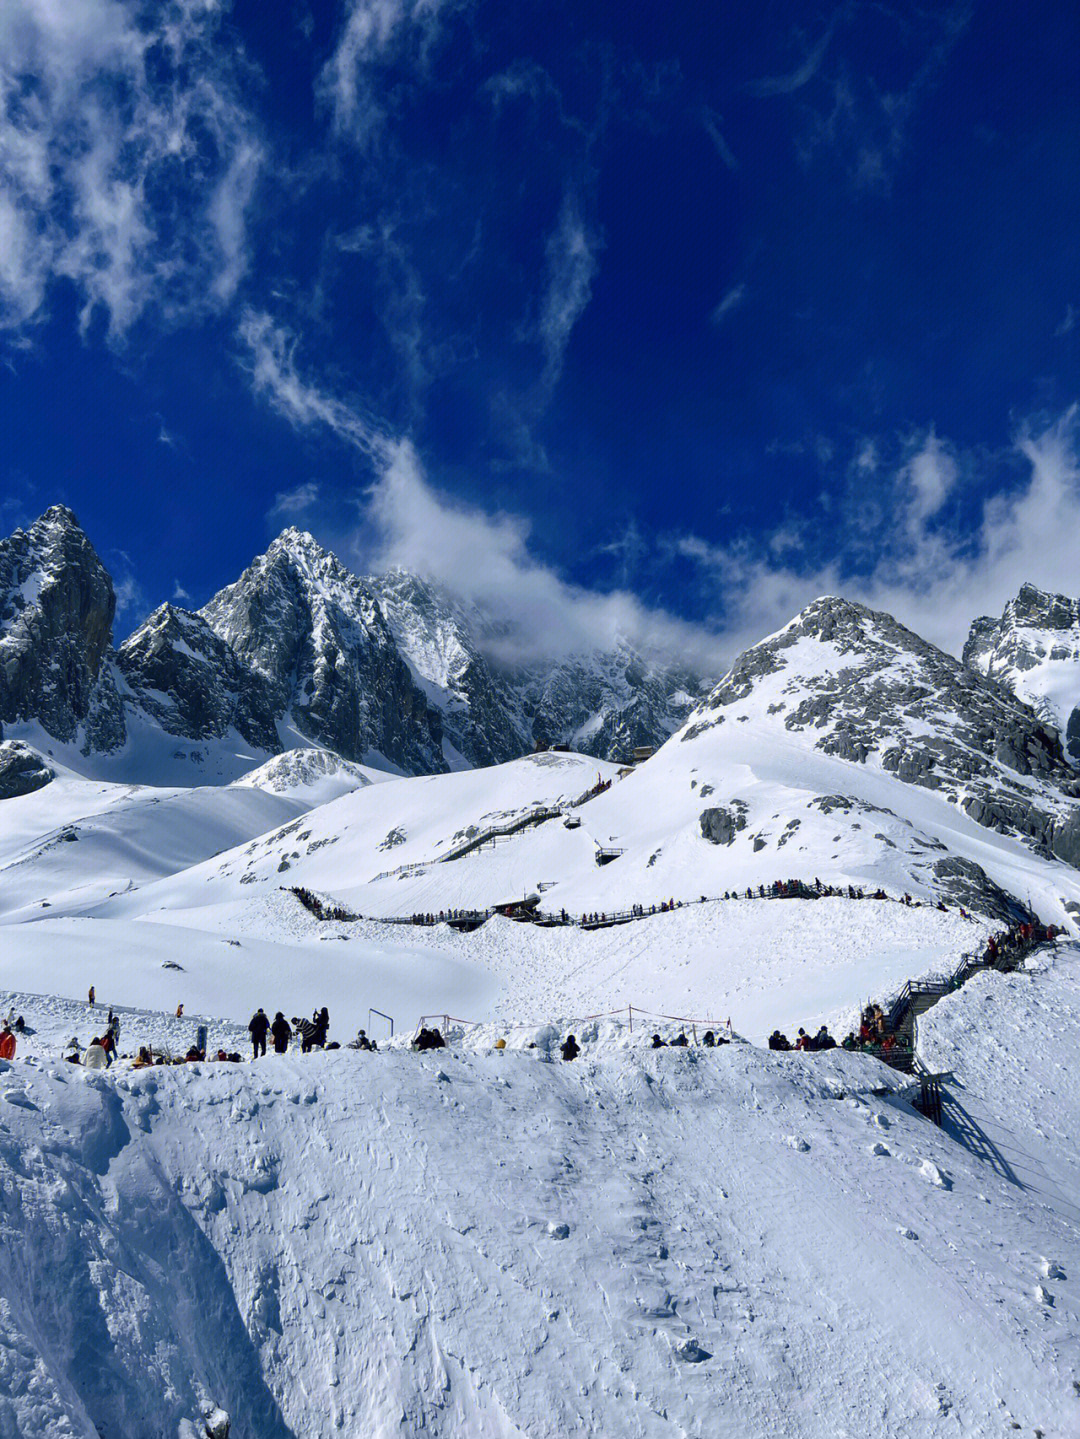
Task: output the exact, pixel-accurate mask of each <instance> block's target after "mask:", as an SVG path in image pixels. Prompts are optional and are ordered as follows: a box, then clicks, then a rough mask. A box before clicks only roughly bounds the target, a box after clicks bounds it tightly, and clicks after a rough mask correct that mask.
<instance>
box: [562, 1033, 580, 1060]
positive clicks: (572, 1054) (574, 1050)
mask: <svg viewBox="0 0 1080 1439" xmlns="http://www.w3.org/2000/svg"><path fill="white" fill-rule="evenodd" d="M560 1052H561V1054H562V1057H563V1059H566V1060H570V1059H577V1057H578V1055H579V1054H580V1053H581V1050H580V1049H579V1048H578V1042H577V1040H576V1039H575V1038H574V1036H573V1035H572V1034H568V1035H567V1036H566V1038H565V1039H564V1040H563V1043H562V1049H561V1051H560Z"/></svg>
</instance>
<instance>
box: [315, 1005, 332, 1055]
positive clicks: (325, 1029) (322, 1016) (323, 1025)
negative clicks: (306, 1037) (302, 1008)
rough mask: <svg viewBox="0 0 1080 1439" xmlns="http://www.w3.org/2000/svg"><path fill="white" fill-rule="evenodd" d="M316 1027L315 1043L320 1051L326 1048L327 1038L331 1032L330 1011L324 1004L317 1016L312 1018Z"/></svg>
mask: <svg viewBox="0 0 1080 1439" xmlns="http://www.w3.org/2000/svg"><path fill="white" fill-rule="evenodd" d="M312 1018H313V1022H314V1025H315V1043H316V1044H317V1045H318V1046H319V1048H320V1049H325V1048H326V1036H327V1035H328V1034H329V1032H330V1011H329V1010H328V1009H327V1007H326V1005H325V1004H324V1005H323V1007H322V1009H320V1010H319V1011H318V1013H317V1014H315V1015H313V1016H312Z"/></svg>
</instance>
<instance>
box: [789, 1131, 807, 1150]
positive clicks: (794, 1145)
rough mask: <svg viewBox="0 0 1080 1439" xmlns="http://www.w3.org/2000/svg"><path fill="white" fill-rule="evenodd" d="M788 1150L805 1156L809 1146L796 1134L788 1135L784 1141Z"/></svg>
mask: <svg viewBox="0 0 1080 1439" xmlns="http://www.w3.org/2000/svg"><path fill="white" fill-rule="evenodd" d="M784 1143H785V1144H786V1145H787V1147H788V1148H789V1149H794V1150H795V1152H796V1153H797V1154H806V1153H807V1151H808V1150H809V1148H810V1146H809V1144H807V1142H806V1140H805V1139H800V1138H799V1136H798V1135H797V1134H789V1135H788V1137H787V1139H786V1140H785V1141H784Z"/></svg>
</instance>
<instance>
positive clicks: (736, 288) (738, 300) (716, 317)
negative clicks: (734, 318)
mask: <svg viewBox="0 0 1080 1439" xmlns="http://www.w3.org/2000/svg"><path fill="white" fill-rule="evenodd" d="M747 293H748V292H747V288H746V286H745V284H742V283H740V284H738V285H732V287H731V289H730V290H729V291H728V292H727V294H726V295H725V296H724V298H723V299H722V300H721V301H720V303H719V304H718V305H717V307H716V309H715V310H713V312H712V322H713V324H714V325H722V324H723V323H724V321H725V320H726V319H727V317H728V316H729V315H730V314H732V313H733V312H734V311H735V310H737V309H738V308H739V306H740V305H741V304H743V303H744V301H745V300H746V296H747Z"/></svg>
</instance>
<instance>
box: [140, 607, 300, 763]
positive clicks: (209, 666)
mask: <svg viewBox="0 0 1080 1439" xmlns="http://www.w3.org/2000/svg"><path fill="white" fill-rule="evenodd" d="M116 665H117V669H118V670H119V672H120V674H121V675H122V677H123V681H124V687H125V696H124V698H125V700H126V701H127V702H128V703H129V704H130V705H131V706H132V707H133V708H137V709H139V710H141V711H142V712H143V713H144V714H146V715H149V716H150V717H151V718H152V719H153V720H155V721H156V722H157V723H158V724H159V725H160V726H161V728H162V729H163V730H165V731H166V732H167V733H168V734H173V735H179V736H183V737H184V738H187V739H206V738H214V739H219V738H221V737H222V736H224V735H226V734H228V732H229V731H230V730H236V731H237V733H238V734H240V735H241V736H242V737H243V738H244V739H245V740H246V741H247V743H248V744H250V745H254V746H255V747H256V748H257V749H261V750H265V751H267V752H268V753H271V754H273V753H274V752H275V751H276V750H278V749H279V748H280V747H281V742H280V740H279V738H278V732H277V726H276V724H275V714H274V706H273V703H272V699H271V691H270V687H269V685H267V683H266V682H265V681H264V680H263V678H262V676H261V675H259V674H258V673H257V672H256V671H254V670H252V669H250V668H248V667H247V666H245V665H243V664H242V663H241V662H240V660H239V659H238V658H237V656H236V655H235V654H234V653H233V651H232V650H231V649H230V648H229V646H228V645H227V644H226V643H225V642H224V640H222V639H220V638H219V637H218V636H217V635H216V634H215V633H214V631H213V630H212V629H211V628H210V626H209V625H208V624H207V622H206V621H205V620H204V619H203V618H202V616H201V615H197V614H192V613H191V612H190V611H189V610H182V609H177V607H176V606H175V605H162V606H161V607H160V609H156V610H155V611H154V613H153V614H152V615H151V616H150V617H149V619H147V620H145V621H144V622H143V623H142V624H141V625H140V626H139V628H138V629H137V630H136V631H135V633H134V634H133V635H131V636H130V638H128V639H127V640H125V641H124V643H123V644H122V645H121V646H120V649H119V650H118V652H117V655H116Z"/></svg>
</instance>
